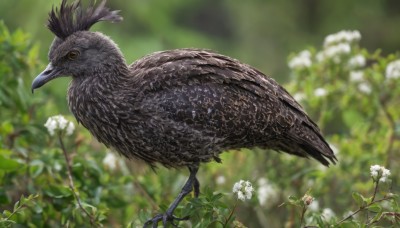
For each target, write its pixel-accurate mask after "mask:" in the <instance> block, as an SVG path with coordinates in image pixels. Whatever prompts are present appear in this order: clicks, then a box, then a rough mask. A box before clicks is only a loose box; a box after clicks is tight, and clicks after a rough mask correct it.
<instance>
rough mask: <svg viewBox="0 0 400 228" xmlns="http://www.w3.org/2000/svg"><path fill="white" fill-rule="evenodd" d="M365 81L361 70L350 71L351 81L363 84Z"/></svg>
mask: <svg viewBox="0 0 400 228" xmlns="http://www.w3.org/2000/svg"><path fill="white" fill-rule="evenodd" d="M363 79H364V72H363V71H361V70H357V71H350V81H352V82H361V81H363Z"/></svg>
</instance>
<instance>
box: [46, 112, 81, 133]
mask: <svg viewBox="0 0 400 228" xmlns="http://www.w3.org/2000/svg"><path fill="white" fill-rule="evenodd" d="M44 126H45V127H46V128H47V130H48V131H49V134H50V135H54V133H55V131H56V130H60V131H65V133H66V134H67V135H72V133H73V132H74V130H75V125H74V123H72V122H71V121H68V120H67V119H65V117H64V116H62V115H57V116H51V117H49V118H48V119H47V121H46V123H45V124H44Z"/></svg>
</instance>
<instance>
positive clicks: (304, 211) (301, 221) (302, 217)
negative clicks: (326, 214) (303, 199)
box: [300, 204, 307, 226]
mask: <svg viewBox="0 0 400 228" xmlns="http://www.w3.org/2000/svg"><path fill="white" fill-rule="evenodd" d="M306 211H307V206H306V205H305V204H304V206H303V209H302V211H301V219H300V226H301V225H302V224H303V222H304V215H305V214H306Z"/></svg>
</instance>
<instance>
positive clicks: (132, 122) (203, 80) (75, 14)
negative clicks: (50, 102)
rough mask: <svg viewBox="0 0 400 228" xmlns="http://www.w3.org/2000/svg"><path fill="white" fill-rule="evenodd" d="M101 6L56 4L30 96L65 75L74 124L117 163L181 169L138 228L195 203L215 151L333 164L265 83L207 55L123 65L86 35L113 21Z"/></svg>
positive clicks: (157, 56) (165, 55)
mask: <svg viewBox="0 0 400 228" xmlns="http://www.w3.org/2000/svg"><path fill="white" fill-rule="evenodd" d="M119 13H120V11H118V10H111V9H109V8H108V7H107V6H106V0H103V1H101V2H99V3H96V2H95V1H91V2H90V4H88V5H86V6H83V4H82V3H81V1H80V0H78V1H74V2H73V3H69V2H68V1H67V0H62V2H61V5H60V6H59V7H54V6H53V7H52V9H51V11H50V13H49V17H48V23H47V27H48V29H49V30H50V31H51V32H52V33H53V34H54V36H55V38H54V40H53V42H52V44H51V46H50V49H49V53H48V59H49V64H48V65H47V67H46V68H45V70H44V71H43V72H41V73H40V74H39V75H38V76H37V77H36V78H35V79H34V80H33V82H32V87H31V89H32V93H33V92H34V90H35V89H38V88H39V87H41V86H43V85H45V84H46V83H47V82H49V81H51V80H53V79H56V78H59V77H64V76H68V77H71V78H72V80H71V82H70V85H69V87H68V92H67V100H68V106H69V109H70V111H71V112H72V114H73V115H74V116H75V118H76V120H77V122H78V123H79V124H81V125H83V126H84V127H85V128H86V129H88V130H89V132H90V133H91V134H92V135H93V136H94V137H95V138H96V139H97V140H98V141H99V142H101V143H103V144H104V145H106V146H107V147H109V148H111V149H113V150H115V151H116V152H117V153H119V154H121V155H123V156H124V157H126V158H127V159H137V160H142V161H144V162H145V163H147V164H148V165H150V166H151V167H152V168H156V167H158V166H164V167H167V168H178V169H179V168H188V169H189V178H188V180H187V182H186V183H185V184H184V186H183V188H182V190H181V192H180V193H179V195H178V196H177V198H176V199H175V200H174V201H173V202H172V203H171V204H170V206H169V208H168V209H167V210H166V211H165V212H164V213H161V214H157V215H155V216H154V217H153V218H150V219H149V220H148V221H146V223H145V224H144V227H148V226H152V227H157V226H158V224H159V223H160V222H161V223H162V224H163V226H164V227H165V226H167V224H173V225H176V224H175V223H176V222H177V221H179V220H187V219H189V218H188V217H184V218H178V217H176V216H175V215H174V210H175V209H176V207H177V206H178V204H179V203H180V202H181V201H182V199H184V197H185V196H186V195H188V194H189V193H191V192H192V191H193V192H194V196H195V197H198V196H199V193H200V183H199V181H198V179H197V177H196V174H197V171H198V170H199V167H200V165H201V164H203V163H207V162H211V161H215V162H221V159H220V158H219V155H220V154H221V153H222V152H223V151H227V150H234V149H241V148H255V147H258V148H262V149H272V150H276V151H282V152H286V153H288V154H291V155H296V156H299V157H305V158H309V157H311V158H314V159H315V160H317V161H318V162H320V163H321V164H323V165H325V166H329V164H336V162H337V158H336V157H335V155H334V153H333V151H332V149H331V148H330V146H329V144H328V143H327V142H326V140H325V139H324V137H323V136H322V133H321V130H320V129H319V127H318V126H317V124H315V123H314V122H313V121H312V120H311V118H310V117H309V116H308V115H307V114H306V112H305V110H304V109H303V108H302V107H301V105H300V104H299V103H298V102H296V100H295V99H294V98H293V97H292V96H291V95H290V94H289V93H288V92H287V91H286V90H285V89H284V88H283V87H282V86H281V85H279V84H278V83H277V82H276V81H274V80H273V79H272V78H271V77H268V76H266V75H265V74H263V73H262V72H261V71H259V70H257V69H255V68H254V67H252V66H250V65H248V64H245V63H242V62H240V61H238V60H236V59H234V58H231V57H228V56H225V55H222V54H218V53H216V52H213V51H211V50H206V49H194V48H183V49H174V50H166V51H159V52H155V53H152V54H148V55H146V56H144V57H142V58H141V59H139V60H136V61H134V62H133V63H132V64H129V65H128V64H127V63H126V60H125V57H124V56H123V54H122V52H121V50H120V49H119V47H118V46H117V44H116V43H114V41H113V40H112V39H111V38H110V37H108V36H106V35H105V34H103V33H101V32H93V31H90V28H91V26H92V25H94V24H96V23H98V22H100V21H108V22H120V21H122V16H121V15H120V14H119Z"/></svg>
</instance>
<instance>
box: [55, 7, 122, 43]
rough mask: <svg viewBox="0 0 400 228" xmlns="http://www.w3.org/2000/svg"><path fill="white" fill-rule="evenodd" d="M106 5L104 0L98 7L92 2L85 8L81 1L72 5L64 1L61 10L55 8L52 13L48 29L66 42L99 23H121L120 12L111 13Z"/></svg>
mask: <svg viewBox="0 0 400 228" xmlns="http://www.w3.org/2000/svg"><path fill="white" fill-rule="evenodd" d="M105 4H106V0H103V1H101V3H100V4H98V5H97V6H96V2H95V1H94V0H91V1H90V4H89V6H88V7H87V8H83V7H82V3H81V0H76V1H74V2H73V3H70V4H68V0H62V2H61V6H60V8H57V7H54V6H53V8H52V10H51V11H50V13H49V18H48V23H47V27H48V28H49V30H50V31H51V32H52V33H54V35H56V36H57V37H58V38H60V39H63V40H64V39H65V38H67V37H68V36H70V35H71V34H73V33H75V32H77V31H88V30H89V29H90V27H92V26H93V25H94V24H95V23H97V22H99V21H110V22H119V21H121V20H122V17H121V16H120V15H118V13H119V10H114V11H111V10H110V9H109V8H107V7H106V6H105Z"/></svg>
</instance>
